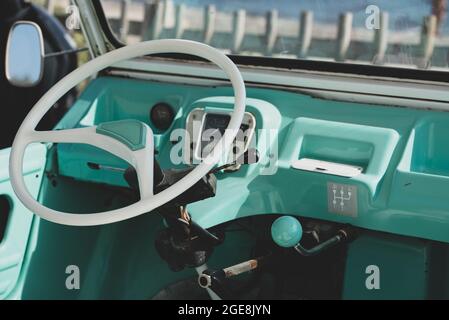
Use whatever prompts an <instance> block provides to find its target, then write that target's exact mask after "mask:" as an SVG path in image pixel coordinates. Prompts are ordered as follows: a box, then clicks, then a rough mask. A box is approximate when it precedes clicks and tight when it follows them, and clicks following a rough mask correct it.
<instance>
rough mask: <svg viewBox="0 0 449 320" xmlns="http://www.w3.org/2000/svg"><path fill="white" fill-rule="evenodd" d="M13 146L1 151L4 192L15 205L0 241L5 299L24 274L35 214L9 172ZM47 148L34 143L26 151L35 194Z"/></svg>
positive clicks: (0, 273) (1, 290) (0, 280)
mask: <svg viewBox="0 0 449 320" xmlns="http://www.w3.org/2000/svg"><path fill="white" fill-rule="evenodd" d="M9 151H10V149H9V148H8V149H4V150H1V151H0V168H2V169H1V170H0V194H1V195H6V196H7V197H8V198H9V200H10V202H11V204H12V206H11V207H12V208H11V212H10V213H9V220H8V226H7V229H6V234H5V237H4V239H3V241H2V242H1V243H0V299H2V298H5V297H7V296H8V294H10V292H11V291H12V290H13V289H14V286H15V283H16V282H17V280H18V279H19V277H20V273H21V269H22V267H23V261H24V257H25V254H26V249H27V245H28V244H29V243H28V239H29V233H30V230H31V225H32V222H33V217H34V215H33V214H32V213H31V212H29V211H28V210H27V209H26V208H25V207H24V206H23V205H22V204H21V203H20V201H19V200H18V199H17V197H16V195H15V194H14V191H13V190H12V187H11V184H10V181H9V175H8V172H7V168H8V161H9ZM45 152H46V150H45V147H44V146H43V145H40V144H33V145H30V146H29V147H28V148H27V150H26V153H25V157H26V159H27V161H26V162H25V165H24V170H23V172H24V178H25V184H26V186H27V188H28V190H29V191H30V193H31V194H32V195H33V196H36V195H37V192H38V190H39V186H40V182H41V179H42V168H43V166H44V163H45Z"/></svg>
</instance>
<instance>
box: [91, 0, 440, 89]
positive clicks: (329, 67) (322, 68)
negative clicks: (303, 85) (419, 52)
mask: <svg viewBox="0 0 449 320" xmlns="http://www.w3.org/2000/svg"><path fill="white" fill-rule="evenodd" d="M92 4H93V8H94V10H95V14H96V16H97V18H98V21H99V24H100V26H101V28H102V30H103V33H104V35H105V37H106V39H107V40H108V41H109V42H110V44H111V45H112V46H113V47H114V48H115V49H117V48H121V47H123V46H126V44H125V43H123V42H122V41H120V40H119V39H118V38H117V37H116V36H115V35H114V33H113V31H112V29H111V27H110V24H109V22H108V20H107V17H106V15H105V13H104V10H103V6H102V4H101V0H92ZM154 56H156V57H158V58H164V57H168V58H171V59H177V60H178V59H179V60H182V61H184V62H185V61H189V60H190V61H204V60H203V59H200V58H197V57H193V56H190V55H184V54H164V55H154ZM227 56H228V57H229V58H230V59H231V60H232V61H233V62H234V63H235V64H236V65H240V66H251V67H265V68H267V67H268V68H274V69H280V70H292V71H293V70H294V71H310V72H313V71H316V72H329V73H335V74H347V75H359V76H368V77H376V78H395V79H403V80H417V81H430V82H442V83H449V69H448V71H438V70H428V69H426V70H424V69H417V68H405V67H404V68H402V67H391V66H380V65H370V64H357V63H352V62H351V63H342V62H333V61H319V60H308V59H287V58H278V57H276V58H273V57H258V56H245V55H235V54H228V55H227Z"/></svg>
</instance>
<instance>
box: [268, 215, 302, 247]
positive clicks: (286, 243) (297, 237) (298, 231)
mask: <svg viewBox="0 0 449 320" xmlns="http://www.w3.org/2000/svg"><path fill="white" fill-rule="evenodd" d="M271 237H272V238H273V241H274V242H276V244H277V245H279V246H281V247H284V248H291V247H294V246H296V245H297V244H298V243H299V241H301V238H302V226H301V223H300V222H299V221H298V219H296V218H294V217H291V216H282V217H279V218H277V219H276V220H275V221H274V222H273V224H272V225H271Z"/></svg>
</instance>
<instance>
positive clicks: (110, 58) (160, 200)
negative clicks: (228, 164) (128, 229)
mask: <svg viewBox="0 0 449 320" xmlns="http://www.w3.org/2000/svg"><path fill="white" fill-rule="evenodd" d="M160 53H184V54H190V55H194V56H199V57H201V58H204V59H207V60H209V61H211V62H213V63H214V64H216V65H217V66H218V67H219V68H220V69H222V70H223V71H224V72H225V74H226V75H227V76H228V78H229V79H230V81H231V84H232V88H233V90H234V97H235V104H234V110H233V112H232V114H231V119H230V121H229V125H228V127H227V128H226V130H225V134H224V135H223V137H222V138H221V140H220V142H219V143H217V144H216V146H215V147H214V149H213V150H212V151H211V152H210V153H209V155H208V156H207V157H206V158H205V159H204V160H203V161H202V162H201V163H200V164H198V166H197V167H195V169H193V170H192V171H191V172H190V173H189V174H187V175H186V176H185V177H184V178H182V179H181V180H180V181H178V182H177V183H175V184H174V185H172V186H170V187H169V188H167V189H165V190H163V191H161V192H159V193H157V194H154V195H152V196H147V197H145V198H143V199H142V197H141V199H140V201H138V202H136V203H133V204H131V205H128V206H126V207H123V208H119V209H114V210H110V211H104V212H99V213H81V214H80V213H67V212H62V211H58V210H53V209H51V208H48V207H46V206H44V205H42V204H40V203H39V202H38V201H36V200H35V199H34V198H33V197H32V196H31V194H30V193H29V191H28V189H27V187H26V185H25V181H24V177H23V172H22V167H23V157H24V153H25V149H26V147H27V146H28V145H29V144H30V143H33V142H37V141H39V140H36V135H37V136H39V133H40V132H41V131H35V128H36V126H37V124H38V123H39V121H40V120H41V118H42V117H43V116H44V115H45V113H46V112H47V111H48V110H49V109H50V108H51V107H52V106H53V105H54V103H56V102H57V101H58V99H59V98H60V97H62V96H63V95H64V94H65V93H66V92H68V91H69V90H70V89H72V88H73V87H75V86H76V85H77V84H78V83H79V82H81V81H83V80H85V79H87V78H88V77H90V76H91V75H92V74H94V73H96V72H98V71H100V70H102V69H104V68H107V67H109V66H111V65H113V64H115V63H117V62H120V61H122V60H127V59H132V58H135V57H139V56H143V55H150V54H160ZM245 100H246V90H245V85H244V82H243V78H242V76H241V74H240V71H239V70H238V68H237V67H236V65H235V64H234V63H233V62H232V61H231V60H230V59H229V58H228V57H227V56H226V55H225V54H223V53H221V52H220V51H218V50H217V49H215V48H212V47H210V46H208V45H206V44H203V43H199V42H194V41H189V40H179V39H163V40H152V41H146V42H140V43H137V44H134V45H129V46H125V47H123V48H120V49H116V50H114V51H110V52H108V53H106V54H104V55H102V56H99V57H97V58H95V59H93V60H91V61H89V62H88V63H86V64H84V65H82V66H81V67H79V68H78V69H76V70H74V71H73V72H71V73H70V74H68V75H67V76H65V77H64V78H62V79H61V80H60V81H58V82H57V83H56V84H55V85H54V86H53V87H52V88H51V89H50V90H49V91H48V92H47V93H46V94H45V95H44V96H42V98H41V99H40V100H39V101H38V102H37V103H36V104H35V105H34V106H33V108H32V109H31V110H30V112H29V113H28V115H27V116H26V117H25V119H24V121H23V122H22V124H21V126H20V128H19V130H18V132H17V134H16V137H15V138H14V142H13V144H12V148H11V153H10V160H9V174H10V179H11V185H12V187H13V190H14V192H15V194H16V195H17V197H18V198H19V200H20V201H21V202H22V203H23V204H24V205H25V206H26V207H27V208H28V209H29V210H31V212H33V213H35V214H37V215H38V216H40V217H41V218H43V219H45V220H48V221H52V222H55V223H58V224H63V225H71V226H94V225H103V224H108V223H113V222H118V221H122V220H127V219H130V218H133V217H136V216H138V215H141V214H144V213H147V212H150V211H153V210H154V209H156V208H158V207H159V206H161V205H163V204H165V203H167V202H168V201H170V200H172V199H173V198H175V197H176V196H178V195H180V194H181V193H182V192H184V191H186V190H187V189H189V188H190V187H191V186H193V185H194V184H195V183H196V182H197V181H199V180H200V179H201V178H202V177H203V176H205V175H206V174H207V173H208V172H209V171H210V170H211V169H212V168H213V167H214V165H215V164H217V163H218V161H219V160H220V157H221V156H222V154H227V151H228V150H229V148H230V147H231V144H232V142H233V141H234V138H235V137H236V135H237V132H238V130H239V128H240V125H241V123H242V120H243V115H244V112H245ZM148 128H149V127H148ZM69 130H76V129H69ZM63 131H68V130H63ZM49 132H56V131H48V132H47V133H49ZM41 136H45V132H44V134H43V135H42V134H41ZM47 136H48V134H47ZM150 137H151V139H152V135H150ZM40 142H43V141H42V140H40ZM47 142H48V140H47ZM76 142H78V141H76ZM152 143H153V141H152V140H151V144H152ZM149 160H151V161H152V159H149ZM151 164H152V162H151Z"/></svg>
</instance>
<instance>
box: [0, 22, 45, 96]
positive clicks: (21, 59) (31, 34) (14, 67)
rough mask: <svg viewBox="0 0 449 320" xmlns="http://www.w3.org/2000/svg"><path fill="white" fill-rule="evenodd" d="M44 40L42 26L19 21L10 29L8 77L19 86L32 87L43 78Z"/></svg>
mask: <svg viewBox="0 0 449 320" xmlns="http://www.w3.org/2000/svg"><path fill="white" fill-rule="evenodd" d="M43 68H44V41H43V38H42V31H41V29H40V27H39V26H38V25H37V24H36V23H34V22H30V21H17V22H16V23H14V24H13V26H12V27H11V29H10V30H9V35H8V42H7V45H6V68H5V70H6V78H7V79H8V81H9V82H10V83H11V84H12V85H15V86H18V87H32V86H35V85H37V84H38V83H39V82H40V81H41V79H42V73H43Z"/></svg>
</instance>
